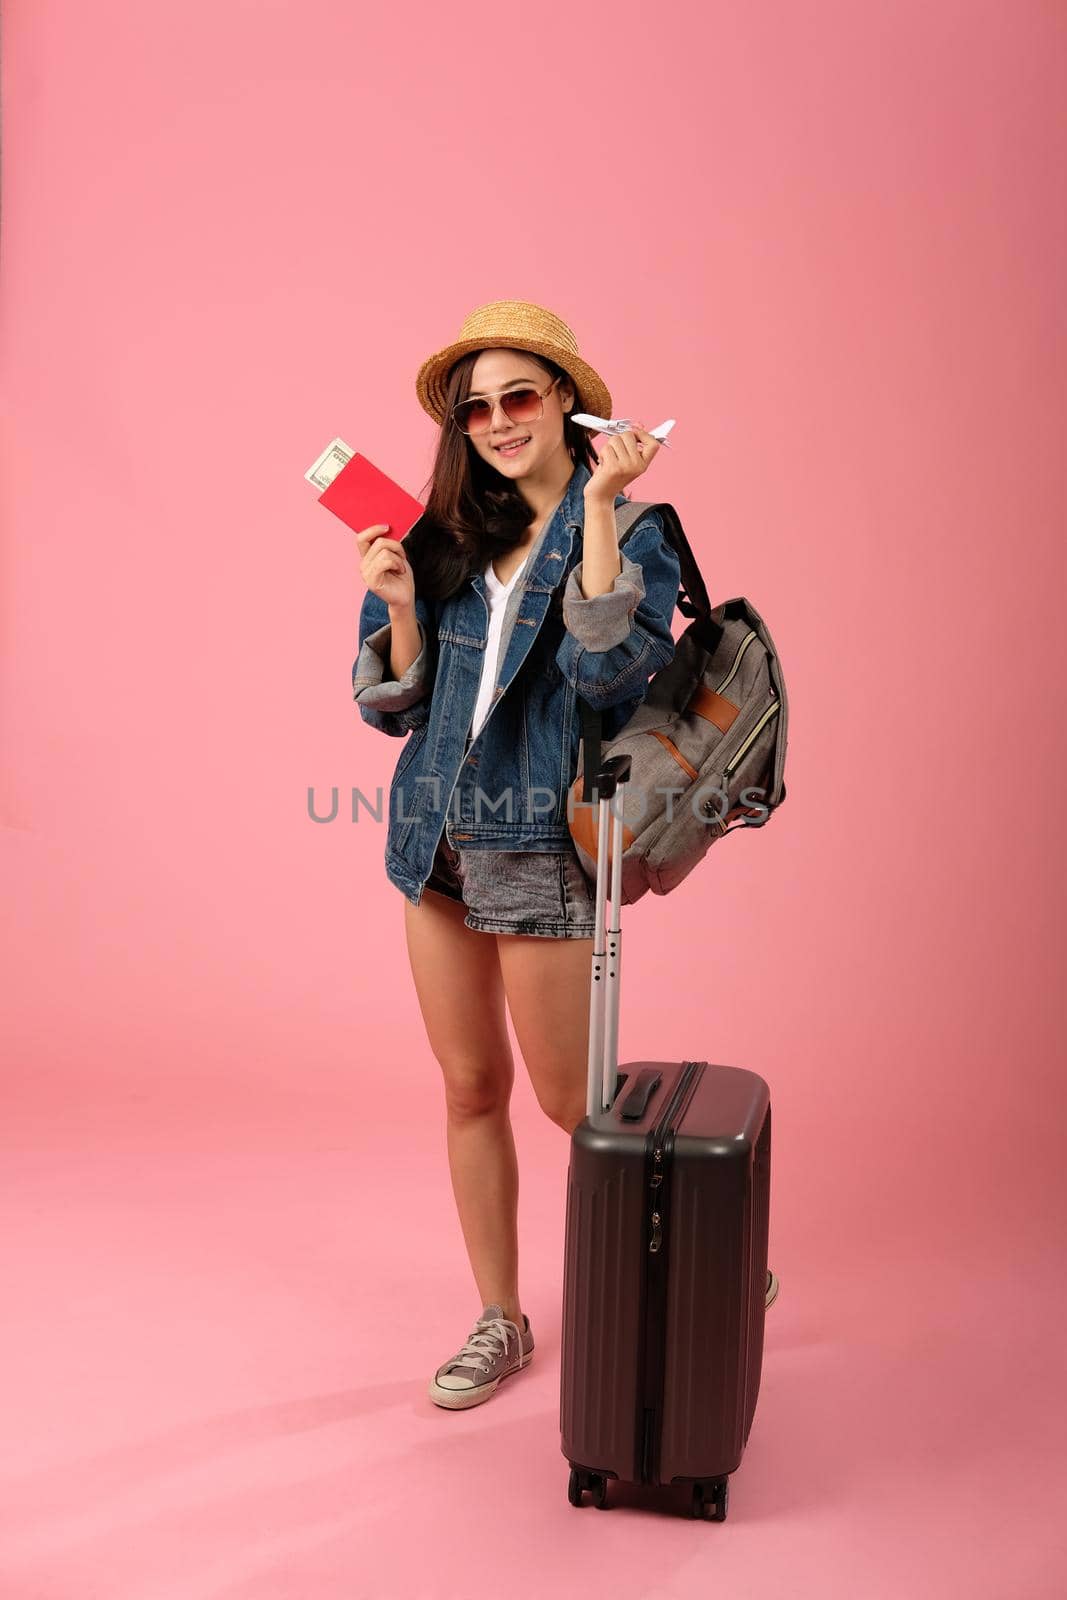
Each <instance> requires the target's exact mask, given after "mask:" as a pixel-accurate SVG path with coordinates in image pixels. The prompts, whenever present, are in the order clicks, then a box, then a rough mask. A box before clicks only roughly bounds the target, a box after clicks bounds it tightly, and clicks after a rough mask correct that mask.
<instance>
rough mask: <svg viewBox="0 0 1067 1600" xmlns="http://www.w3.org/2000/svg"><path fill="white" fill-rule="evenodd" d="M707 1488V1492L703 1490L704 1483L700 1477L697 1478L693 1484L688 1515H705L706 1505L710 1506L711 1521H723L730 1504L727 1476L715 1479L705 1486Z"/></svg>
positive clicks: (706, 1511) (706, 1512)
mask: <svg viewBox="0 0 1067 1600" xmlns="http://www.w3.org/2000/svg"><path fill="white" fill-rule="evenodd" d="M707 1490H708V1492H705V1485H704V1484H703V1483H702V1482H701V1481H700V1479H697V1481H696V1483H694V1485H693V1496H692V1500H691V1502H690V1506H689V1515H690V1516H691V1517H707V1514H708V1507H709V1506H710V1507H711V1508H712V1511H711V1520H712V1521H713V1522H725V1521H726V1510H727V1507H728V1506H729V1504H730V1480H729V1478H718V1479H716V1481H715V1482H714V1483H711V1484H710V1485H708V1486H707Z"/></svg>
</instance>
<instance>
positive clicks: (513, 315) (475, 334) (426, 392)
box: [415, 300, 611, 423]
mask: <svg viewBox="0 0 1067 1600" xmlns="http://www.w3.org/2000/svg"><path fill="white" fill-rule="evenodd" d="M505 347H506V348H508V349H513V350H532V351H533V352H534V354H535V355H541V356H548V358H549V359H550V360H551V361H555V362H556V364H557V365H558V366H561V367H562V368H563V370H564V372H566V373H567V374H568V375H569V376H570V377H571V378H573V380H574V384H575V387H576V389H577V390H578V399H577V402H576V404H575V407H574V409H575V410H576V411H591V412H592V413H593V415H594V416H597V417H610V416H611V395H610V393H609V391H608V387H607V384H606V383H605V382H604V380H603V378H601V376H600V374H599V373H597V372H594V371H593V368H592V367H591V366H590V365H589V364H588V362H586V361H583V360H582V358H581V356H580V355H579V354H578V341H577V340H576V339H575V337H574V334H573V333H572V332H571V330H570V328H568V326H567V324H566V323H565V322H564V321H563V320H562V318H561V317H557V316H556V315H555V314H554V313H553V312H551V311H546V310H545V308H544V306H535V305H534V304H533V303H532V302H531V301H529V300H491V301H490V302H489V304H488V305H484V306H478V307H477V308H476V309H475V310H474V311H472V312H471V313H470V315H469V316H467V317H465V318H464V320H463V326H462V327H461V328H460V330H459V338H458V339H457V340H456V341H455V343H454V344H449V345H446V346H445V348H444V349H443V350H438V351H437V352H436V353H435V354H434V355H432V356H429V357H428V358H427V360H425V361H424V362H423V363H422V366H421V367H420V368H419V371H418V376H417V377H416V379H415V393H416V394H417V395H418V397H419V404H420V405H421V406H422V408H423V410H424V411H428V412H429V414H430V416H431V417H432V418H433V420H434V421H435V422H437V423H442V422H444V420H445V394H446V392H447V386H448V372H449V368H450V367H451V366H453V365H454V363H455V362H456V361H458V360H459V358H460V356H465V355H466V354H467V353H468V351H470V350H489V349H501V348H505Z"/></svg>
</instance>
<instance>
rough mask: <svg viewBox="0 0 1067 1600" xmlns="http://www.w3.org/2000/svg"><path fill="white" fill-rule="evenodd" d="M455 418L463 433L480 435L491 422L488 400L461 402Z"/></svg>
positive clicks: (491, 415) (491, 409)
mask: <svg viewBox="0 0 1067 1600" xmlns="http://www.w3.org/2000/svg"><path fill="white" fill-rule="evenodd" d="M455 417H456V423H457V424H458V426H459V427H460V428H462V429H463V432H464V433H482V432H484V431H485V429H486V428H488V426H489V424H490V422H491V421H492V417H493V408H492V406H491V405H490V404H489V401H488V400H462V401H461V402H460V404H459V405H458V406H457V407H456V410H455Z"/></svg>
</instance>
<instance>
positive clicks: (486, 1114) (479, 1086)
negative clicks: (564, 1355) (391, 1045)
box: [405, 889, 522, 1328]
mask: <svg viewBox="0 0 1067 1600" xmlns="http://www.w3.org/2000/svg"><path fill="white" fill-rule="evenodd" d="M466 910H467V908H466V906H464V905H461V904H460V902H459V901H456V900H450V899H449V898H448V896H447V895H441V894H437V893H435V892H434V890H432V889H427V890H424V892H423V896H422V899H421V901H420V902H419V904H418V905H417V906H414V905H412V903H411V901H410V900H406V901H405V931H406V935H407V946H408V957H409V959H410V962H411V971H412V976H413V977H414V980H415V990H416V993H417V995H418V999H419V1006H420V1008H421V1010H422V1016H423V1021H424V1023H425V1025H426V1033H427V1036H428V1038H429V1041H430V1047H431V1049H432V1050H433V1053H434V1055H435V1057H436V1058H437V1061H438V1063H439V1065H440V1067H441V1071H442V1073H443V1076H444V1087H445V1111H446V1124H447V1142H448V1164H449V1169H450V1171H451V1175H452V1192H453V1194H454V1195H455V1199H456V1207H457V1209H458V1211H459V1220H460V1226H461V1227H462V1229H463V1238H464V1241H465V1243H466V1246H467V1254H468V1256H469V1257H470V1263H471V1267H472V1269H473V1272H474V1278H475V1282H476V1284H477V1286H478V1292H479V1294H480V1295H481V1297H482V1304H483V1305H488V1304H490V1303H491V1302H492V1301H496V1302H497V1304H499V1305H500V1306H501V1307H502V1309H503V1312H504V1315H505V1316H506V1317H510V1318H511V1319H512V1320H513V1321H514V1322H515V1323H517V1325H518V1326H519V1327H520V1328H521V1327H522V1312H521V1308H520V1305H519V1287H518V1273H519V1245H518V1205H519V1167H518V1161H517V1159H516V1155H515V1140H514V1136H513V1134H512V1130H511V1117H510V1112H509V1105H510V1100H511V1091H512V1087H513V1085H514V1082H515V1065H514V1061H513V1059H512V1053H511V1042H510V1040H509V1038H508V1031H507V1021H506V1017H505V1012H504V985H503V981H502V979H501V975H500V963H499V960H498V957H497V948H496V938H495V936H494V935H493V934H491V933H479V932H477V931H476V930H475V929H474V928H468V927H467V926H466V925H465V924H464V921H463V918H464V916H465V915H466Z"/></svg>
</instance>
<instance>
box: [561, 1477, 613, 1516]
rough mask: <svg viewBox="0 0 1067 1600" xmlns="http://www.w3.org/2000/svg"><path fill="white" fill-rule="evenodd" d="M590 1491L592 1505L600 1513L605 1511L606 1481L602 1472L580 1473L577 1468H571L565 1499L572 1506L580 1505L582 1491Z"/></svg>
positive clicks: (606, 1501)
mask: <svg viewBox="0 0 1067 1600" xmlns="http://www.w3.org/2000/svg"><path fill="white" fill-rule="evenodd" d="M585 1489H590V1490H592V1494H593V1504H594V1505H595V1506H596V1507H597V1508H598V1510H600V1511H604V1510H606V1509H607V1503H608V1480H607V1476H606V1474H604V1473H603V1472H582V1471H580V1470H579V1469H578V1468H577V1467H572V1468H571V1475H570V1480H569V1482H568V1484H567V1499H568V1500H569V1501H570V1503H571V1505H572V1506H580V1505H581V1503H582V1491H583V1490H585Z"/></svg>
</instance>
